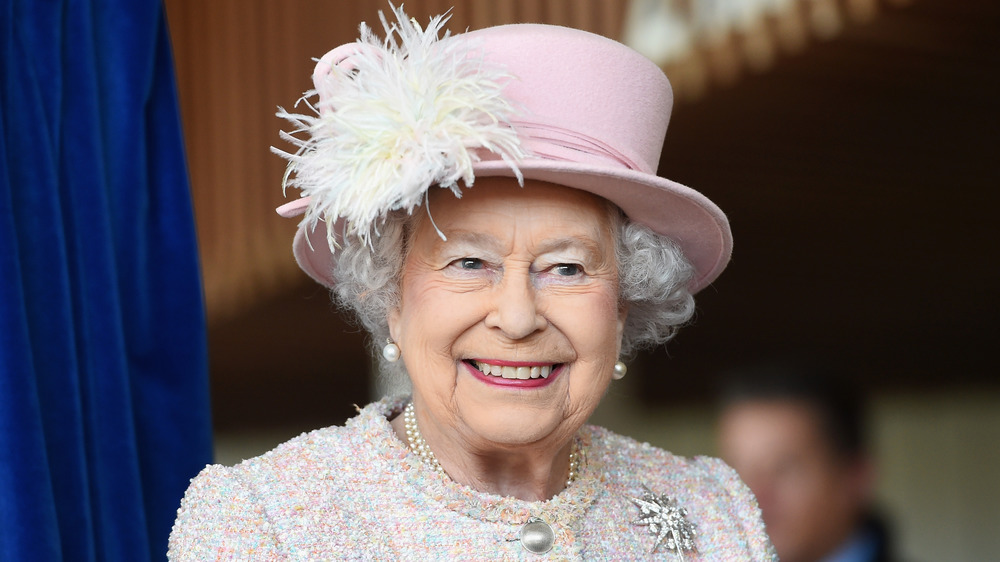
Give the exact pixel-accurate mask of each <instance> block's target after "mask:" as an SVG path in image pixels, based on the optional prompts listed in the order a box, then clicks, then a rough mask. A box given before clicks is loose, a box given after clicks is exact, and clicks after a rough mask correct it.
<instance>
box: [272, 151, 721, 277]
mask: <svg viewBox="0 0 1000 562" xmlns="http://www.w3.org/2000/svg"><path fill="white" fill-rule="evenodd" d="M518 168H519V169H520V171H521V173H522V175H523V176H524V178H525V179H531V180H537V181H544V182H548V183H553V184H557V185H562V186H566V187H571V188H575V189H580V190H583V191H587V192H590V193H593V194H595V195H598V196H600V197H603V198H605V199H607V200H608V201H611V202H612V203H614V204H615V205H617V206H618V207H619V208H621V210H622V211H623V212H624V213H625V215H626V216H628V218H629V219H630V220H632V221H635V222H638V223H640V224H643V225H646V226H648V227H649V228H651V229H652V230H653V231H654V232H656V233H658V234H661V235H663V236H667V237H669V238H671V239H672V240H674V241H675V242H676V243H677V244H678V246H680V248H681V251H682V252H683V253H684V256H685V257H686V258H687V259H688V261H689V262H691V264H692V266H694V269H695V276H694V278H693V279H692V281H691V283H690V285H689V289H690V290H691V292H692V293H695V292H698V291H700V290H701V289H703V288H705V287H706V286H708V285H709V284H710V283H711V282H712V281H714V280H715V279H716V278H717V277H718V276H719V274H720V273H722V270H723V269H725V267H726V264H727V263H728V262H729V257H730V255H731V253H732V247H733V237H732V232H731V230H730V227H729V221H728V220H727V219H726V215H725V214H724V213H723V212H722V210H721V209H719V207H718V206H717V205H715V203H713V202H712V201H711V200H709V199H708V198H707V197H705V196H704V195H702V194H701V193H699V192H698V191H695V190H694V189H691V188H690V187H687V186H685V185H682V184H679V183H677V182H674V181H671V180H668V179H666V178H662V177H659V176H654V175H651V174H647V173H644V172H638V171H634V170H628V169H623V168H608V167H602V166H595V165H588V164H579V163H575V162H558V161H552V160H539V159H530V158H529V159H527V160H524V161H522V162H521V163H519V164H518ZM474 169H475V174H476V178H485V177H511V178H513V177H514V175H515V174H514V171H513V170H512V169H511V168H510V167H509V166H508V165H507V164H506V163H505V162H503V161H500V160H491V161H485V162H479V163H477V164H476V165H475V166H474ZM471 189H475V185H473V187H472V188H471ZM307 203H308V200H305V199H303V200H298V201H295V202H292V203H290V204H288V205H285V206H283V207H282V208H281V209H279V213H280V214H282V215H283V216H294V215H297V214H300V213H301V212H302V211H304V209H305V207H306V205H307ZM339 226H340V225H335V227H334V228H335V230H339V228H338V227H339ZM309 230H310V229H309V228H308V227H307V226H305V225H300V227H299V230H298V232H297V233H296V234H295V241H294V243H293V247H294V254H295V259H296V261H298V263H299V266H300V267H302V269H303V270H304V271H305V272H306V273H307V274H308V275H309V276H310V277H312V278H313V279H314V280H316V281H317V282H319V283H321V284H323V285H325V286H327V287H331V288H332V287H333V286H334V285H336V282H335V281H334V279H333V277H332V275H331V274H332V269H333V268H332V265H333V261H334V259H335V257H334V255H333V253H332V252H331V251H330V248H329V245H328V244H327V239H326V228H324V227H322V226H318V227H317V228H316V229H314V230H311V231H309ZM307 235H308V238H309V239H308V240H307V239H306V236H307Z"/></svg>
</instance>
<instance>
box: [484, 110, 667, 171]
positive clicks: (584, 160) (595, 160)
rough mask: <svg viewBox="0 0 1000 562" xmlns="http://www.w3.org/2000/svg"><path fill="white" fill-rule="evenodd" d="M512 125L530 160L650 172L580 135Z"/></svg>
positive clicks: (542, 126) (529, 124)
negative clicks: (533, 158) (609, 165)
mask: <svg viewBox="0 0 1000 562" xmlns="http://www.w3.org/2000/svg"><path fill="white" fill-rule="evenodd" d="M511 125H512V126H513V127H514V129H515V130H516V131H517V135H518V137H520V139H521V146H522V147H524V148H525V149H526V150H527V151H528V152H529V154H530V156H533V157H536V158H541V159H544V160H556V161H561V162H576V163H579V164H595V165H607V164H608V163H610V164H612V165H614V166H615V167H624V168H628V169H629V170H637V171H647V170H644V167H643V166H640V165H638V164H637V163H636V162H635V161H634V160H632V159H631V158H629V157H628V156H626V155H625V154H623V153H622V152H621V151H619V150H617V149H616V148H614V147H613V146H611V145H609V144H607V143H605V142H603V141H601V140H598V139H596V138H594V137H591V136H589V135H586V134H584V133H581V132H579V131H573V130H571V129H566V128H563V127H558V126H555V125H549V124H547V123H538V122H530V121H512V122H511ZM482 156H483V160H491V159H495V158H498V157H496V156H495V155H487V154H483V155H482ZM491 156H492V157H491Z"/></svg>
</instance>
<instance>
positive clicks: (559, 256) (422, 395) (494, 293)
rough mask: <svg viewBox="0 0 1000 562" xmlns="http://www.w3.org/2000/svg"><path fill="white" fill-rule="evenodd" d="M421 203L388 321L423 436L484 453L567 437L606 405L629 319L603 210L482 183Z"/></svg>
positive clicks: (575, 193)
mask: <svg viewBox="0 0 1000 562" xmlns="http://www.w3.org/2000/svg"><path fill="white" fill-rule="evenodd" d="M429 208H430V217H431V218H433V224H432V222H431V220H429V218H428V217H427V215H426V212H427V211H426V209H425V208H421V209H420V210H419V211H418V212H419V213H420V214H421V215H422V216H420V217H419V218H418V219H417V220H416V226H415V229H414V230H413V232H412V233H411V235H410V249H409V252H408V254H407V257H406V260H405V263H404V268H403V277H402V284H401V291H402V295H401V304H400V306H399V309H398V310H396V311H395V312H394V313H393V314H392V315H391V318H390V322H389V324H390V330H391V333H392V337H393V339H394V340H395V341H396V342H397V343H398V344H399V347H400V349H401V350H402V357H403V361H404V362H405V364H406V369H407V371H408V372H409V375H410V379H411V380H412V383H413V389H414V400H415V402H416V404H417V407H418V410H419V411H420V412H421V424H422V427H421V429H422V430H424V432H425V433H429V432H431V431H434V432H435V433H438V434H439V435H445V436H447V437H448V438H449V439H461V440H463V441H466V442H468V443H471V444H473V446H484V447H496V446H498V445H499V446H517V445H526V444H544V443H561V442H565V440H567V439H569V437H570V436H571V435H572V434H573V433H574V432H575V431H576V429H577V428H579V426H580V425H581V424H583V423H584V422H585V421H586V419H587V418H588V417H589V416H590V414H591V413H592V412H593V410H594V408H595V407H596V406H597V403H598V402H599V401H600V399H601V397H602V396H603V394H604V391H605V389H606V388H607V385H608V382H609V380H610V377H611V374H612V370H613V368H614V363H615V361H616V360H617V355H618V348H619V342H620V340H621V333H622V329H623V327H624V323H625V311H624V310H623V309H621V308H620V307H619V303H618V294H617V285H618V283H617V282H618V276H617V267H616V263H615V253H614V238H613V234H612V230H611V219H610V217H609V210H608V205H607V203H606V202H605V201H604V200H602V199H600V198H598V197H596V196H593V195H590V194H587V193H584V192H582V191H579V190H575V189H570V188H566V187H562V186H556V185H552V184H548V183H543V182H536V181H531V180H527V181H525V186H524V187H523V188H522V187H519V186H518V185H517V184H516V183H515V182H514V181H513V180H511V179H506V178H482V179H480V180H478V181H477V182H476V185H475V187H474V188H472V189H468V190H465V191H464V192H463V196H462V198H461V199H458V198H456V197H455V196H454V195H452V194H451V193H450V192H448V191H446V190H443V189H433V190H432V191H431V193H430V200H429ZM435 224H436V225H437V228H438V229H440V231H441V232H442V233H444V235H445V236H446V237H447V240H442V239H441V237H440V236H439V235H438V233H437V232H436V231H435V226H434V225H435ZM487 372H488V373H489V374H486V373H487ZM425 425H427V426H430V427H426V428H425V427H424V426H425Z"/></svg>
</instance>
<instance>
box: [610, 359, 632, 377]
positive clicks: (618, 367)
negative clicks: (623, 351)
mask: <svg viewBox="0 0 1000 562" xmlns="http://www.w3.org/2000/svg"><path fill="white" fill-rule="evenodd" d="M627 372H628V367H626V366H625V363H622V362H621V361H616V362H615V370H614V372H612V373H611V378H613V379H615V380H616V381H617V380H621V379H622V378H624V377H625V373H627Z"/></svg>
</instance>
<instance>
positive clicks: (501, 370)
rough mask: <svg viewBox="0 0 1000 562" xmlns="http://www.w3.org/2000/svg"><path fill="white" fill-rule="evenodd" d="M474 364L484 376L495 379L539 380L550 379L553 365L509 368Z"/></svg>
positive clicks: (481, 363) (479, 363) (477, 362)
mask: <svg viewBox="0 0 1000 562" xmlns="http://www.w3.org/2000/svg"><path fill="white" fill-rule="evenodd" d="M473 364H474V365H475V366H476V368H477V369H479V370H480V371H481V372H482V373H483V374H485V375H490V376H494V377H503V378H505V379H520V380H528V379H537V378H538V377H542V378H543V379H547V378H549V374H550V373H552V365H541V366H540V365H535V366H533V367H509V366H500V365H490V364H489V363H483V362H480V361H474V362H473Z"/></svg>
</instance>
